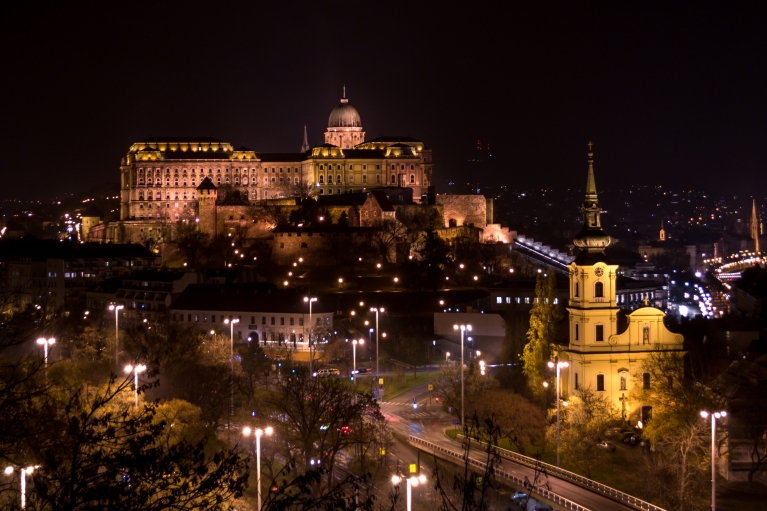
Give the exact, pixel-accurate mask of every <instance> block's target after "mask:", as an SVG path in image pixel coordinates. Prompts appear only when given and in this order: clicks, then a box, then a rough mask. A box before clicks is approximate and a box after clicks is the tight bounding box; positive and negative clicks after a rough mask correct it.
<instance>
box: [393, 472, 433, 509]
mask: <svg viewBox="0 0 767 511" xmlns="http://www.w3.org/2000/svg"><path fill="white" fill-rule="evenodd" d="M391 482H392V484H394V486H398V485H399V483H401V482H402V477H400V476H398V475H394V476H392V478H391ZM425 482H426V476H425V475H423V474H421V475H420V476H418V477H416V476H411V477H408V478H407V511H411V510H412V508H413V490H412V488H413V487H414V486H418V484H419V483H420V484H423V483H425Z"/></svg>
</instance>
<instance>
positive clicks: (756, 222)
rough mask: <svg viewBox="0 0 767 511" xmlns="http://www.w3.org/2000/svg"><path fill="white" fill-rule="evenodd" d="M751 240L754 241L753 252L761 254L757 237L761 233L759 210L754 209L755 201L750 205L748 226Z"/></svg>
mask: <svg viewBox="0 0 767 511" xmlns="http://www.w3.org/2000/svg"><path fill="white" fill-rule="evenodd" d="M749 229H750V231H751V239H752V240H754V252H757V253H758V252H761V246H760V245H759V235H760V234H761V233H762V221H761V218H759V210H758V209H757V207H756V199H754V200H753V202H752V203H751V223H750V225H749Z"/></svg>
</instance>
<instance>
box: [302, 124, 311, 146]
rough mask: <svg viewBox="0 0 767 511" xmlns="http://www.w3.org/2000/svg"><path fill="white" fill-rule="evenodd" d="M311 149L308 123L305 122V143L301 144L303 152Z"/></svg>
mask: <svg viewBox="0 0 767 511" xmlns="http://www.w3.org/2000/svg"><path fill="white" fill-rule="evenodd" d="M309 149H310V147H309V137H308V136H307V135H306V124H304V143H303V144H301V152H302V153H305V152H306V151H308V150H309Z"/></svg>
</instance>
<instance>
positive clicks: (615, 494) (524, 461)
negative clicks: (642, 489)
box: [475, 440, 666, 511]
mask: <svg viewBox="0 0 767 511" xmlns="http://www.w3.org/2000/svg"><path fill="white" fill-rule="evenodd" d="M475 441H477V440H475ZM477 442H479V443H483V442H481V441H477ZM496 449H497V450H498V453H499V454H500V455H501V457H503V458H506V459H509V460H511V461H514V462H516V463H519V464H520V465H525V466H528V467H531V468H537V469H539V470H544V471H545V472H546V473H547V474H550V475H555V476H557V477H558V478H559V479H564V480H565V481H569V482H571V483H573V484H577V485H578V486H580V487H581V488H585V489H587V490H591V491H593V492H596V493H599V494H600V495H603V496H605V497H608V498H610V499H612V500H614V501H616V502H620V503H621V504H626V505H628V506H631V507H633V508H634V509H638V510H642V511H666V510H665V509H664V508H662V507H659V506H656V505H655V504H651V503H650V502H645V501H644V500H642V499H638V498H636V497H634V496H633V495H629V494H628V493H623V492H622V491H619V490H616V489H615V488H612V487H610V486H607V485H605V484H602V483H598V482H596V481H594V480H593V479H589V478H588V477H585V476H582V475H580V474H576V473H575V472H570V471H569V470H565V469H562V468H559V467H556V466H554V465H549V464H548V463H544V462H542V461H538V460H536V459H535V458H531V457H529V456H525V455H523V454H519V453H518V452H514V451H509V450H507V449H501V448H500V447H496Z"/></svg>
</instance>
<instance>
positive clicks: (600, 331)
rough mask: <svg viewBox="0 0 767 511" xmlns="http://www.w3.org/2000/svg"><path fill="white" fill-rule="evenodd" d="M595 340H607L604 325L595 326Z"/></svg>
mask: <svg viewBox="0 0 767 511" xmlns="http://www.w3.org/2000/svg"><path fill="white" fill-rule="evenodd" d="M594 340H595V341H597V342H599V341H604V340H605V326H604V325H595V329H594Z"/></svg>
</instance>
